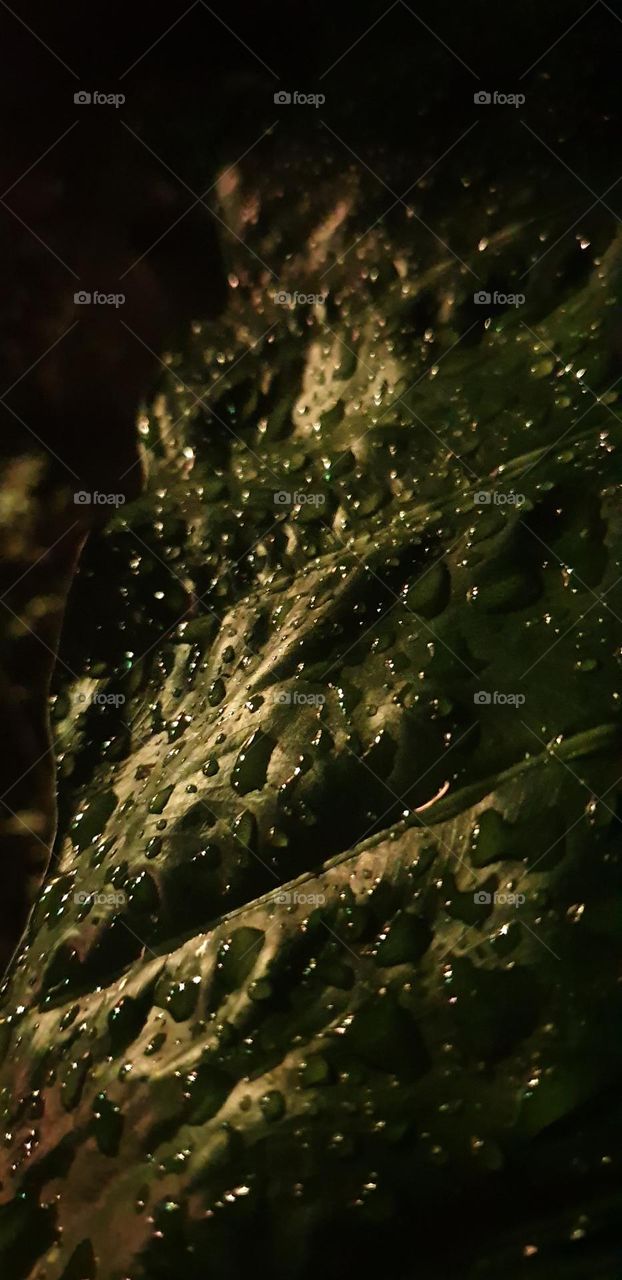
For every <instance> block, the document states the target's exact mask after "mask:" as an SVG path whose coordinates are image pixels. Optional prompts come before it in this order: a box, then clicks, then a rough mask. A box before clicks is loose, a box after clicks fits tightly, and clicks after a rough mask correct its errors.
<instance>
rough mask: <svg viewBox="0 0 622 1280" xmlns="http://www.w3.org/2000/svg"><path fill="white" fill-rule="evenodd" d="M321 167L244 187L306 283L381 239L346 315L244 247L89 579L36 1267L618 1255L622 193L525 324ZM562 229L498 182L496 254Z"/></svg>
mask: <svg viewBox="0 0 622 1280" xmlns="http://www.w3.org/2000/svg"><path fill="white" fill-rule="evenodd" d="M286 163H287V165H288V190H292V191H295V190H301V191H302V190H304V188H305V185H308V182H307V183H306V184H305V181H304V180H303V171H302V159H300V158H299V159H297V158H296V156H295V154H294V155H291V154H287V155H286ZM306 163H307V165H308V161H306ZM297 166H298V167H297ZM316 178H317V183H316V187H315V189H314V192H313V194H312V195H310V196H306V197H300V200H299V201H298V203H296V204H294V205H293V209H292V213H291V218H290V219H289V220H286V221H285V222H283V220H280V221H279V219H278V218H277V216H276V214H277V212H278V208H277V207H278V204H279V199H280V197H278V196H274V195H270V194H268V193H267V192H266V190H265V184H264V185H262V175H261V171H260V169H259V168H258V169H257V172H253V169H252V167H250V168H249V169H248V171H246V170H245V172H244V180H243V193H244V200H242V199H241V197H240V193H239V192H236V195H235V197H234V196H229V197H223V199H224V206H223V210H224V213H225V214H226V217H227V220H228V221H229V223H230V224H231V225H232V226H235V228H236V230H237V232H238V234H242V235H245V236H247V237H248V240H249V243H250V245H251V246H252V248H253V250H254V252H256V253H257V254H259V256H260V257H261V259H262V260H266V261H268V262H270V263H275V264H276V263H278V264H279V272H280V279H279V282H278V287H279V288H283V289H287V290H289V291H291V292H294V291H295V290H296V289H298V290H299V291H300V292H303V291H304V292H309V293H310V292H319V288H318V287H316V286H317V281H318V279H320V278H321V276H322V272H323V271H325V270H326V269H327V268H328V267H329V266H330V265H331V263H333V262H334V260H335V257H338V255H339V254H340V253H343V254H344V255H345V256H344V257H343V260H342V262H341V264H340V265H339V266H338V267H334V268H333V269H332V271H331V272H330V274H329V276H328V277H327V284H326V288H327V290H328V294H329V297H328V301H327V303H326V304H325V305H324V304H318V305H316V306H315V307H309V306H300V307H298V308H297V309H294V310H289V309H286V308H283V307H282V306H280V305H279V304H278V303H277V302H276V301H275V298H274V294H275V290H276V286H275V284H274V282H273V281H271V280H270V277H269V276H268V274H267V272H266V273H263V269H262V268H261V266H260V265H258V264H257V262H253V261H252V259H249V258H248V257H246V256H245V253H244V250H243V249H242V248H240V247H239V245H238V246H237V247H236V249H235V251H233V250H232V254H233V257H232V285H233V286H234V287H232V290H231V302H230V306H229V310H228V313H227V317H226V320H225V327H224V330H223V328H222V327H221V328H220V330H219V332H218V333H217V334H215V333H214V332H213V331H212V330H210V329H209V328H208V327H204V328H201V327H200V326H195V332H194V334H193V337H192V341H191V342H190V344H189V345H188V347H187V348H186V349H184V350H183V351H180V352H178V353H175V354H174V355H172V356H171V357H170V360H169V361H168V365H169V371H168V373H167V374H166V377H165V380H164V383H163V390H162V394H161V396H160V397H159V398H158V400H157V401H156V403H155V404H154V405H152V406H150V407H149V409H148V411H147V412H146V413H145V416H144V419H143V422H142V424H141V430H142V434H143V438H144V441H145V444H146V447H147V449H148V452H149V454H150V458H151V467H152V475H151V483H150V488H149V492H148V494H147V495H146V496H145V497H144V499H142V500H141V501H140V502H139V503H137V504H135V505H134V507H133V508H132V509H131V510H130V509H128V510H127V512H126V513H125V514H124V517H123V519H122V520H119V521H118V522H117V524H116V526H115V527H114V528H112V529H111V530H110V532H109V533H108V534H107V535H106V537H105V538H102V539H100V540H99V541H98V542H97V543H93V545H92V546H91V547H90V548H89V550H88V552H87V555H86V557H85V560H84V563H83V566H82V570H81V573H80V577H79V580H78V582H77V583H76V588H75V592H74V599H73V604H72V608H71V610H70V616H69V620H68V626H67V635H66V639H65V649H64V658H65V661H66V663H67V664H68V666H69V667H70V668H71V669H72V670H74V671H75V672H76V673H77V678H76V680H75V681H72V682H68V683H65V682H64V683H63V686H62V688H61V687H60V685H59V688H58V691H57V694H56V695H55V701H54V710H53V714H54V716H55V726H56V737H57V749H58V755H59V761H60V770H61V807H62V822H61V835H62V839H61V841H60V847H59V850H58V861H57V865H56V866H55V869H54V872H53V875H52V876H51V878H50V880H49V882H48V884H47V886H46V888H45V891H44V893H43V895H42V897H41V900H40V902H39V904H38V906H37V909H36V912H35V915H34V918H33V920H32V922H31V927H30V931H29V936H28V938H27V940H26V943H25V945H24V948H23V951H22V954H21V956H20V958H19V962H18V964H17V965H16V967H15V968H14V971H13V974H12V976H11V979H10V982H9V984H8V986H7V987H6V988H5V991H4V995H3V1007H2V1023H1V1027H0V1037H1V1041H0V1043H1V1045H2V1049H1V1052H2V1055H3V1058H4V1064H3V1067H2V1076H1V1085H2V1098H3V1101H4V1106H5V1111H6V1116H5V1125H4V1129H5V1131H6V1134H7V1137H6V1140H5V1151H4V1155H3V1158H2V1170H3V1171H2V1206H1V1207H0V1256H2V1257H3V1258H4V1260H5V1265H6V1274H7V1275H11V1276H29V1277H32V1280H43V1278H44V1277H45V1280H61V1278H62V1280H70V1278H71V1280H84V1278H85V1277H93V1278H94V1277H96V1276H100V1277H106V1278H107V1277H112V1278H113V1280H122V1277H129V1276H131V1277H133V1278H134V1277H136V1278H137V1280H138V1278H140V1277H149V1278H153V1280H160V1278H166V1280H169V1277H173V1276H175V1277H177V1276H179V1275H181V1274H183V1275H184V1276H186V1277H189V1278H190V1280H195V1277H196V1280H198V1278H199V1277H201V1280H203V1277H204V1276H205V1275H206V1274H213V1275H216V1276H218V1277H223V1278H224V1280H227V1278H228V1277H231V1278H232V1280H233V1277H234V1276H235V1277H237V1276H239V1275H240V1274H241V1273H242V1272H243V1270H244V1269H246V1268H253V1269H254V1271H255V1273H257V1272H259V1274H264V1272H265V1273H266V1274H267V1273H271V1274H272V1275H275V1274H276V1275H283V1276H300V1277H307V1276H311V1275H315V1274H316V1273H317V1270H318V1268H321V1270H322V1271H323V1273H324V1274H326V1275H328V1276H329V1277H333V1276H337V1275H338V1274H341V1273H342V1271H343V1267H344V1266H349V1267H351V1269H354V1268H355V1267H356V1269H357V1270H358V1271H359V1272H360V1273H361V1274H362V1275H364V1276H367V1275H372V1274H374V1273H375V1272H376V1271H377V1270H378V1268H379V1267H380V1266H383V1265H384V1266H385V1267H386V1254H387V1251H388V1250H390V1251H391V1256H392V1258H393V1262H392V1264H391V1266H392V1274H395V1275H400V1276H401V1275H404V1276H407V1275H408V1276H410V1275H414V1274H417V1275H418V1276H421V1277H430V1278H431V1277H435V1278H436V1277H439V1276H445V1275H447V1276H455V1275H457V1274H460V1275H465V1276H469V1277H472V1280H475V1278H477V1280H480V1278H481V1280H483V1278H484V1277H485V1278H486V1280H487V1278H488V1277H493V1276H494V1277H498V1276H499V1275H500V1274H507V1275H508V1276H519V1275H522V1274H523V1270H524V1269H526V1270H527V1269H528V1273H529V1275H531V1276H535V1277H538V1278H539V1277H547V1280H548V1277H550V1276H553V1275H555V1276H557V1275H560V1276H561V1275H563V1276H564V1277H574V1276H582V1277H583V1276H587V1275H590V1276H591V1277H602V1278H603V1280H605V1277H611V1276H613V1275H615V1274H617V1272H616V1271H615V1266H616V1265H617V1263H616V1255H615V1247H614V1244H613V1243H612V1238H613V1230H614V1226H615V1223H616V1220H617V1218H618V1216H619V1208H620V1204H619V1171H618V1156H617V1145H618V1142H617V1139H618V1134H619V1129H620V1122H621V1117H620V1111H619V1100H618V1094H619V1090H618V1089H617V1088H616V1087H615V1086H616V1080H617V1079H618V1078H619V1071H620V1067H621V1065H622V1062H621V1058H622V1035H621V1034H620V1032H621V1030H622V1025H621V1024H622V1003H621V997H620V990H619V980H618V968H619V962H620V910H621V909H622V877H621V870H620V820H619V818H618V816H617V801H618V794H619V786H620V782H619V775H620V732H619V706H620V695H621V683H622V673H621V671H620V615H621V613H622V586H621V583H620V572H621V571H620V503H619V489H618V486H619V482H620V442H621V438H622V425H621V421H620V418H619V416H618V411H617V407H616V405H617V392H616V391H615V390H613V391H608V388H609V386H610V383H611V382H613V380H614V374H612V367H613V365H612V359H613V353H614V351H615V332H614V329H613V327H612V324H611V322H610V321H609V316H610V314H611V304H612V302H613V301H614V300H615V297H616V291H617V289H618V288H619V264H620V246H619V242H618V240H616V239H615V238H614V233H613V220H612V219H609V218H608V217H607V216H606V215H605V214H604V213H603V214H601V215H599V216H598V218H597V219H596V222H595V225H594V236H593V244H592V246H591V248H590V249H589V250H588V251H587V252H588V258H587V259H586V262H587V263H588V266H587V269H586V270H585V271H584V272H583V276H582V277H581V281H580V283H579V284H577V280H576V276H575V274H574V272H575V268H574V266H569V256H568V255H569V252H570V251H569V248H568V240H567V239H566V240H563V241H562V242H561V243H560V245H559V247H558V248H557V249H554V250H553V251H552V253H551V255H550V257H549V259H548V261H547V263H546V267H545V266H544V265H543V266H542V267H541V268H540V269H539V271H538V269H537V268H536V270H535V271H534V275H533V282H532V285H531V292H530V293H529V298H528V301H527V304H526V306H525V307H524V308H522V309H521V310H520V311H519V310H515V309H512V308H506V309H505V310H502V312H501V313H496V314H491V313H490V312H489V311H486V308H481V307H477V306H475V305H474V303H473V279H472V277H471V276H470V275H469V274H468V272H467V271H466V270H465V268H464V267H462V266H461V264H460V263H459V262H457V261H456V260H455V259H454V258H453V257H452V256H449V255H445V253H444V251H443V249H442V246H439V245H438V243H435V241H434V239H433V238H429V237H427V238H426V237H424V236H423V234H422V232H421V229H420V227H419V225H418V223H415V224H414V227H415V228H416V229H413V222H412V220H409V219H408V218H407V217H406V215H405V214H404V215H403V216H402V214H403V211H402V214H400V216H399V218H396V220H395V222H394V223H391V220H389V222H388V223H387V224H386V225H385V224H383V225H382V226H381V227H377V228H376V229H375V230H371V231H369V232H367V234H364V233H365V232H366V223H367V221H368V220H369V216H368V215H369V206H368V205H366V204H365V201H364V200H363V199H362V196H361V191H360V190H359V184H360V179H358V178H355V176H354V175H352V174H350V173H345V174H342V176H341V177H336V176H335V170H334V167H333V160H332V159H331V156H330V155H329V154H328V153H327V155H326V156H325V157H324V158H323V159H322V160H320V159H318V160H317V162H316ZM534 181H535V179H534ZM240 182H242V179H241V178H240ZM456 182H457V185H458V176H457V177H456ZM364 194H365V192H363V195H364ZM236 200H238V201H239V205H240V207H241V208H242V210H244V209H245V210H246V212H247V213H248V210H249V209H250V210H252V214H253V217H252V225H250V226H247V225H246V223H245V221H244V216H243V212H242V213H240V208H238V206H237V205H236V204H235V201H236ZM426 201H428V202H431V204H432V206H433V204H434V191H433V189H432V192H431V194H430V195H429V196H424V195H423V194H420V193H417V209H418V210H420V209H421V210H423V213H422V216H424V217H425V216H426V211H427V204H426ZM507 216H508V210H507V208H506V210H505V217H506V219H507ZM510 216H512V214H511V213H510ZM558 218H559V215H558V213H557V211H556V209H552V211H551V213H550V216H549V217H548V221H547V216H544V215H543V218H542V220H541V221H540V222H539V223H538V224H537V225H535V224H532V223H530V222H529V220H527V219H525V220H524V219H523V218H522V217H521V213H520V210H519V209H517V210H516V217H515V220H514V221H511V222H507V221H502V220H501V218H500V214H499V213H498V212H494V211H493V212H492V213H491V212H490V208H489V202H488V200H487V194H486V192H485V191H482V192H481V195H480V196H474V197H473V207H472V210H471V212H470V214H469V215H468V217H466V218H465V222H464V225H463V226H462V227H461V236H462V241H463V243H462V244H458V245H457V248H458V250H460V252H461V256H463V257H467V258H468V260H469V262H475V261H476V263H477V269H478V272H479V273H480V279H481V281H482V285H481V287H482V288H486V287H487V286H488V285H489V284H490V285H491V286H492V285H493V284H494V282H495V281H498V280H502V281H504V282H507V286H508V289H509V288H511V287H514V285H516V287H517V288H518V285H517V281H518V280H519V278H520V275H521V272H523V271H524V270H525V269H526V268H527V267H528V265H529V263H530V261H532V260H534V259H535V258H536V257H537V256H538V253H539V252H540V251H541V243H542V242H541V240H540V236H541V235H542V234H543V232H546V234H547V235H548V236H550V239H551V241H553V240H554V239H555V235H556V234H560V233H561V230H563V227H564V226H565V225H566V223H567V221H568V218H567V215H566V220H565V222H562V224H560V223H559V220H558ZM283 226H286V227H287V234H288V235H289V236H291V237H292V238H293V240H294V241H295V243H296V244H297V245H298V246H300V245H302V246H303V247H302V249H301V248H297V250H296V253H295V255H294V256H292V255H293V249H292V247H291V246H290V245H289V244H288V243H287V242H286V234H285V232H284V231H283V230H282V228H283ZM435 226H437V227H439V234H440V235H442V234H443V227H442V225H441V224H439V223H438V222H436V223H435ZM275 228H277V229H275ZM278 228H281V230H278ZM482 228H484V229H485V230H486V238H487V241H488V244H487V248H486V249H485V251H481V252H480V253H479V254H478V253H477V244H478V240H479V239H480V238H481V236H482V234H483V232H482ZM556 228H558V230H557V232H556ZM357 235H360V236H362V240H361V243H360V244H359V245H358V247H357V248H356V250H355V251H353V252H351V253H349V254H346V250H348V249H349V248H350V246H351V245H352V243H353V242H354V240H356V238H357ZM573 252H575V251H573ZM576 252H577V253H580V252H582V251H581V250H579V249H576ZM288 254H289V258H288ZM439 255H440V256H439ZM571 257H572V255H571ZM249 262H250V264H251V265H250V268H249ZM572 263H574V258H572ZM565 273H567V274H565ZM551 281H553V287H552V288H551ZM482 492H484V493H486V494H488V495H493V494H494V495H495V499H496V500H494V501H493V500H492V497H491V498H490V500H489V501H488V500H482V499H481V498H478V497H477V495H478V494H481V493H482ZM283 493H284V494H286V495H290V497H287V498H286V499H285V500H282V499H281V498H278V499H277V500H275V495H280V494H283ZM512 494H514V495H516V494H518V495H519V496H520V499H521V501H520V502H518V503H517V502H515V501H512V500H510V501H507V500H506V501H503V500H501V501H500V500H499V495H502V496H503V497H505V498H506V499H507V497H508V495H512ZM296 495H297V498H296ZM310 497H313V498H314V500H313V501H310V500H309V498H310ZM318 498H319V500H318ZM94 693H99V694H101V695H102V700H100V701H99V702H93V694H94ZM478 693H484V694H486V695H487V698H486V699H481V698H479V699H478V697H477V694H478ZM517 695H519V696H520V697H519V705H517ZM120 698H123V699H124V701H120ZM508 698H509V699H510V700H509V701H508V700H507V699H508ZM520 698H524V702H522V703H521V702H520ZM448 1215H449V1219H450V1223H451V1227H450V1229H449V1230H448V1229H447V1220H448ZM415 1255H416V1268H415V1265H414V1263H415ZM383 1259H385V1262H384V1263H383ZM98 1268H99V1269H98Z"/></svg>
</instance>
